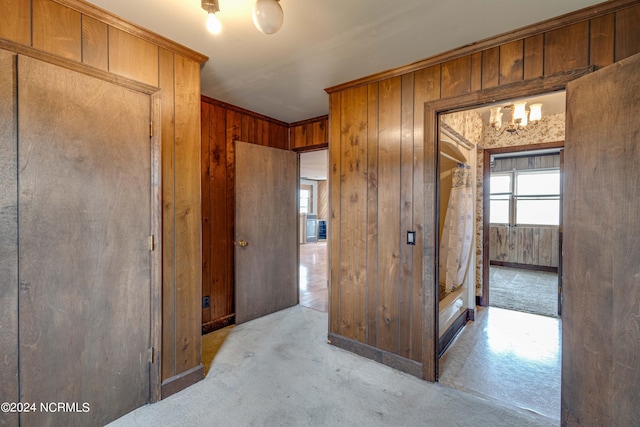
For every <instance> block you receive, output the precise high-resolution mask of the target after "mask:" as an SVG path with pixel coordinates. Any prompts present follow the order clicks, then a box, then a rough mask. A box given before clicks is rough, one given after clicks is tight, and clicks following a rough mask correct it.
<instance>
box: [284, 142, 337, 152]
mask: <svg viewBox="0 0 640 427" xmlns="http://www.w3.org/2000/svg"><path fill="white" fill-rule="evenodd" d="M327 148H329V143H328V142H323V143H322V144H315V145H309V146H307V147H297V148H291V149H290V150H291V151H294V152H296V153H309V152H311V151H320V150H326V149H327Z"/></svg>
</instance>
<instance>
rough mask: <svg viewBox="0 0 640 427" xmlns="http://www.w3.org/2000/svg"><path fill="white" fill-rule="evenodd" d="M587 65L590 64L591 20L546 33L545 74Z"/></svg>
mask: <svg viewBox="0 0 640 427" xmlns="http://www.w3.org/2000/svg"><path fill="white" fill-rule="evenodd" d="M587 65H589V21H583V22H579V23H577V24H573V25H569V26H567V27H563V28H559V29H557V30H553V31H549V32H548V33H546V34H545V39H544V75H545V76H549V75H551V74H555V73H558V72H560V71H566V70H571V69H574V68H579V67H585V66H587Z"/></svg>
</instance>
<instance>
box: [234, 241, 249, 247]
mask: <svg viewBox="0 0 640 427" xmlns="http://www.w3.org/2000/svg"><path fill="white" fill-rule="evenodd" d="M237 243H238V246H240V247H241V248H246V247H247V246H249V242H247V241H246V240H238V242H237Z"/></svg>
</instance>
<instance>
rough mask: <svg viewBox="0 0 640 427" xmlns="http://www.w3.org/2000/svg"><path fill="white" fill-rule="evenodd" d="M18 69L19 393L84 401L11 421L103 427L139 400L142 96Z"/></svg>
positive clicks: (144, 218) (145, 182) (143, 385)
mask: <svg viewBox="0 0 640 427" xmlns="http://www.w3.org/2000/svg"><path fill="white" fill-rule="evenodd" d="M19 70H20V72H19V75H18V79H19V80H18V94H19V103H18V108H19V111H18V117H19V135H20V142H19V153H18V156H19V159H20V162H21V164H20V172H19V194H21V197H20V216H19V228H20V245H19V252H20V259H19V262H20V280H21V288H20V293H21V295H20V340H21V342H20V349H21V350H20V359H21V363H20V382H21V385H20V391H21V396H20V397H21V401H23V402H27V401H28V402H49V401H51V396H56V399H59V400H60V401H63V402H90V404H91V411H90V412H85V413H82V412H81V413H72V412H71V413H59V412H58V413H47V412H35V413H29V414H26V413H25V414H22V417H21V418H22V419H21V422H22V423H23V424H26V425H50V424H65V425H103V424H106V423H108V422H109V421H112V420H114V419H115V418H118V417H119V416H121V415H123V414H125V413H127V412H129V411H131V410H133V409H135V408H137V407H139V406H141V405H143V404H145V403H147V402H148V400H149V396H150V390H149V348H150V335H151V331H150V323H151V308H150V295H151V274H152V273H151V269H152V265H151V257H150V251H149V249H150V248H149V235H150V232H151V217H152V216H153V215H155V214H154V213H153V212H152V204H151V194H152V189H151V176H152V175H151V173H152V171H151V158H152V155H151V154H152V153H151V146H150V138H149V122H150V119H151V113H150V106H151V102H150V98H149V95H145V94H141V93H139V92H134V91H132V90H130V89H128V88H125V87H121V86H116V85H113V84H111V83H107V82H104V81H101V80H98V79H95V78H92V77H89V76H84V75H80V74H79V73H76V72H73V71H70V70H66V69H63V68H60V67H57V66H54V65H50V64H47V63H43V62H39V61H37V60H34V59H31V58H27V57H20V58H19ZM42 76H47V78H46V79H43V78H42ZM53 94H54V95H55V96H52V95H53ZM96 106H99V108H97V107H96ZM78 117H82V120H78V119H77V118H78ZM114 123H118V126H113V124H114ZM43 135H44V137H43ZM153 157H156V156H155V155H154V156H153ZM65 307H66V309H65ZM70 325H82V327H76V328H72V329H71V330H70ZM105 326H108V327H105ZM70 360H73V361H74V362H73V363H69V361H70ZM34 367H38V368H37V369H36V368H34ZM61 382H62V383H63V384H64V387H61Z"/></svg>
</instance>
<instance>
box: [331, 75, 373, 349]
mask: <svg viewBox="0 0 640 427" xmlns="http://www.w3.org/2000/svg"><path fill="white" fill-rule="evenodd" d="M379 91H380V88H379V84H378V83H372V84H370V85H368V86H367V92H368V93H367V122H368V126H367V230H366V231H367V283H368V285H367V340H366V343H367V344H369V345H370V346H373V347H375V346H376V345H377V342H378V328H377V319H378V286H377V284H378V96H379ZM337 286H339V284H338V283H336V287H337Z"/></svg>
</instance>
